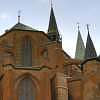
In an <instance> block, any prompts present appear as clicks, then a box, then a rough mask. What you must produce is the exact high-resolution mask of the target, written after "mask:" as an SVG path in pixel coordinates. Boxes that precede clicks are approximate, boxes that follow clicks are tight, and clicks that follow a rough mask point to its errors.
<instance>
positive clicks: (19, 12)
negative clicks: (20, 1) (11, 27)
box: [18, 10, 21, 23]
mask: <svg viewBox="0 0 100 100" xmlns="http://www.w3.org/2000/svg"><path fill="white" fill-rule="evenodd" d="M20 14H21V11H20V10H19V11H18V23H20V17H21V15H20Z"/></svg>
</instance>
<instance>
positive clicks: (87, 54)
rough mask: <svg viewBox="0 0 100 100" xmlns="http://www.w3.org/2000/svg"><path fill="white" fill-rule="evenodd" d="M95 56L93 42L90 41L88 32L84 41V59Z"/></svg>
mask: <svg viewBox="0 0 100 100" xmlns="http://www.w3.org/2000/svg"><path fill="white" fill-rule="evenodd" d="M93 57H97V53H96V50H95V47H94V44H93V42H92V39H91V37H90V34H89V33H88V36H87V42H86V49H85V59H89V58H93Z"/></svg>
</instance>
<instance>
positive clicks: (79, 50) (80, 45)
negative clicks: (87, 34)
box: [75, 25, 85, 60]
mask: <svg viewBox="0 0 100 100" xmlns="http://www.w3.org/2000/svg"><path fill="white" fill-rule="evenodd" d="M84 53H85V46H84V42H83V39H82V36H81V33H80V29H79V25H78V37H77V44H76V52H75V59H79V60H84Z"/></svg>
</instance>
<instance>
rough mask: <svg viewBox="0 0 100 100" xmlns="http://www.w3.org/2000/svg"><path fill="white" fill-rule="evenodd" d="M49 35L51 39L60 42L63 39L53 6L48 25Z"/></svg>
mask: <svg viewBox="0 0 100 100" xmlns="http://www.w3.org/2000/svg"><path fill="white" fill-rule="evenodd" d="M48 37H49V39H50V40H51V41H59V42H60V41H61V38H60V35H59V31H58V27H57V23H56V18H55V15H54V11H53V7H52V6H51V12H50V20H49V26H48Z"/></svg>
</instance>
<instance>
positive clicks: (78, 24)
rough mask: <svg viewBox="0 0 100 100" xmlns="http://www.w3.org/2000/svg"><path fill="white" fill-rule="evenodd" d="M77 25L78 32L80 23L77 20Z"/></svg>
mask: <svg viewBox="0 0 100 100" xmlns="http://www.w3.org/2000/svg"><path fill="white" fill-rule="evenodd" d="M77 26H78V32H79V31H80V23H79V22H78V23H77Z"/></svg>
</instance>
